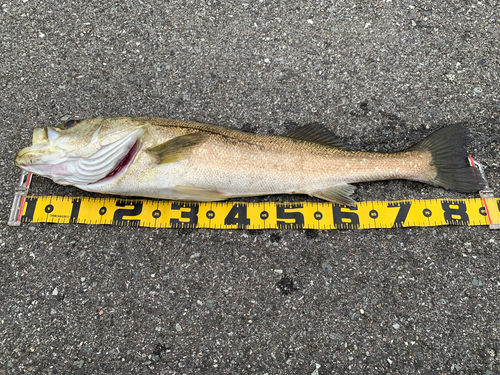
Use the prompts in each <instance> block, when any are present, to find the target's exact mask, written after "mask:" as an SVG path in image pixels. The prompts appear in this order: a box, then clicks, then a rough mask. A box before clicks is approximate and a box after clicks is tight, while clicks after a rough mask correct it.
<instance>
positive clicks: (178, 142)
mask: <svg viewBox="0 0 500 375" xmlns="http://www.w3.org/2000/svg"><path fill="white" fill-rule="evenodd" d="M207 138H208V133H192V134H186V135H182V136H180V137H176V138H174V139H171V140H170V141H167V142H165V143H162V144H161V145H158V146H156V147H153V148H151V149H149V151H152V152H154V153H156V154H157V155H158V157H159V158H160V161H159V162H158V164H164V163H174V162H176V161H179V160H182V159H184V158H185V157H186V156H187V155H188V154H189V153H190V152H191V151H192V150H193V149H194V148H195V147H196V146H198V145H200V144H202V143H203V142H205V141H206V140H207Z"/></svg>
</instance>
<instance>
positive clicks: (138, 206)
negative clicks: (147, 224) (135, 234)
mask: <svg viewBox="0 0 500 375" xmlns="http://www.w3.org/2000/svg"><path fill="white" fill-rule="evenodd" d="M116 206H117V207H126V206H134V208H132V209H130V208H120V209H118V210H116V211H115V213H114V214H113V225H121V226H125V225H127V226H131V227H137V226H139V224H140V222H141V221H140V220H137V219H133V220H131V219H124V218H123V217H124V216H138V215H140V213H141V212H142V202H140V201H117V202H116Z"/></svg>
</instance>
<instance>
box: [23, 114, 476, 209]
mask: <svg viewBox="0 0 500 375" xmlns="http://www.w3.org/2000/svg"><path fill="white" fill-rule="evenodd" d="M465 145H466V138H465V135H464V130H463V129H462V128H461V127H459V126H450V127H447V128H443V129H441V130H438V131H437V132H435V133H434V134H432V135H431V136H429V137H428V138H426V139H424V140H423V141H421V142H419V143H418V144H416V145H415V146H413V147H411V148H409V149H407V150H403V151H400V152H395V153H376V152H361V151H347V150H344V149H342V148H341V147H340V144H339V142H338V141H337V140H336V138H335V137H334V136H333V135H332V134H331V133H329V132H328V131H326V130H324V129H321V128H319V127H317V126H305V127H302V128H299V129H297V130H295V131H293V132H291V133H289V134H287V135H285V136H270V135H257V134H253V133H246V132H242V131H239V130H235V129H228V128H223V127H220V126H215V125H207V124H200V123H195V122H184V121H176V120H168V119H159V118H149V117H148V118H146V117H137V118H125V117H121V118H103V117H99V118H94V119H87V120H81V121H74V120H71V121H70V122H67V123H65V124H61V125H59V126H57V127H45V128H37V129H35V131H34V135H33V145H32V146H30V147H27V148H25V149H23V150H21V151H20V152H19V153H18V155H17V157H16V160H15V163H16V165H17V166H18V167H20V168H22V169H24V170H26V171H29V172H32V173H35V174H39V175H42V176H44V177H48V178H51V179H52V180H54V181H55V182H56V183H59V184H62V185H73V186H76V187H78V188H80V189H83V190H87V191H93V192H99V193H105V194H116V195H127V196H144V197H152V198H164V199H174V200H196V201H215V200H223V199H227V198H231V197H243V196H256V195H269V194H309V195H311V196H315V197H319V198H322V199H325V200H329V201H333V202H337V203H342V204H352V203H353V202H354V201H353V200H352V199H351V198H350V195H351V194H352V193H353V191H354V187H353V186H352V185H351V183H355V182H361V181H374V180H386V179H408V180H414V181H421V182H425V183H429V184H432V185H436V186H441V187H444V188H448V189H454V190H458V191H463V192H472V191H478V190H479V189H480V188H481V186H483V181H482V180H481V178H480V177H479V176H477V175H476V173H475V169H474V168H472V167H470V166H469V165H468V164H467V163H466V150H465Z"/></svg>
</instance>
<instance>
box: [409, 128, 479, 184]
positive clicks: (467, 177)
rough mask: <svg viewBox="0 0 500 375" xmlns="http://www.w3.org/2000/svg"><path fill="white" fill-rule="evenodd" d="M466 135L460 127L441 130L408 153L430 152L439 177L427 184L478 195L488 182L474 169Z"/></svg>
mask: <svg viewBox="0 0 500 375" xmlns="http://www.w3.org/2000/svg"><path fill="white" fill-rule="evenodd" d="M466 146H467V136H466V133H465V129H464V127H463V126H461V125H451V126H448V127H446V128H442V129H439V130H438V131H436V132H434V133H432V134H431V135H430V136H428V137H427V138H425V139H423V140H422V141H420V142H419V143H417V144H416V145H414V146H412V147H410V148H409V150H419V149H427V150H429V151H430V152H431V155H432V162H431V165H432V166H434V167H435V168H436V172H437V173H436V176H435V177H434V178H432V179H431V180H430V181H426V182H427V183H429V184H431V185H435V186H440V187H443V188H445V189H450V190H456V191H459V192H462V193H472V192H477V191H479V190H481V189H483V188H484V186H485V181H484V180H483V178H482V177H481V176H480V174H479V173H478V171H477V169H476V168H475V167H472V166H470V165H469V163H468V161H467V149H466Z"/></svg>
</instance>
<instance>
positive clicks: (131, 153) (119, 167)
mask: <svg viewBox="0 0 500 375" xmlns="http://www.w3.org/2000/svg"><path fill="white" fill-rule="evenodd" d="M139 146H140V145H139V140H136V141H135V143H134V144H133V145H132V147H131V148H130V150H128V152H127V153H126V154H125V156H124V157H123V158H122V159H120V160H119V161H118V163H117V164H116V166H115V167H114V168H113V170H112V171H111V172H109V173H108V174H107V175H106V176H105V177H103V178H101V179H99V180H97V181H96V182H93V183H91V184H89V185H93V184H98V183H101V182H105V181H108V180H110V179H112V178H114V177H117V176H118V175H121V174H123V173H125V172H126V171H127V169H128V168H129V167H130V165H131V164H132V163H133V162H134V160H135V157H136V156H137V153H138V151H139Z"/></svg>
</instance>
